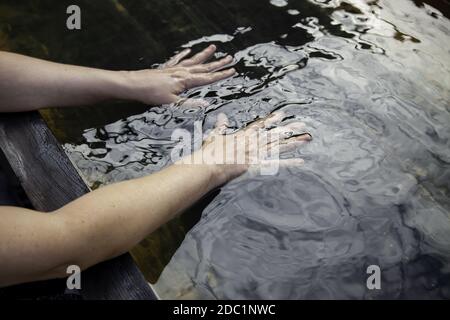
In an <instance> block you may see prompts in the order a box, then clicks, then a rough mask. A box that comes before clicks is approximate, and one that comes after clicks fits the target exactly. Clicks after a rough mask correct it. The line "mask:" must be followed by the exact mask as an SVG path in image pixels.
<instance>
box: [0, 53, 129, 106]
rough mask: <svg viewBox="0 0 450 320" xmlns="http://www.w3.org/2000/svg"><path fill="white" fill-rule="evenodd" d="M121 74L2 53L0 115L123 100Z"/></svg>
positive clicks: (0, 58)
mask: <svg viewBox="0 0 450 320" xmlns="http://www.w3.org/2000/svg"><path fill="white" fill-rule="evenodd" d="M122 82H123V81H122V78H121V76H120V72H115V71H108V70H101V69H94V68H85V67H79V66H72V65H66V64H59V63H53V62H49V61H45V60H40V59H35V58H30V57H26V56H22V55H18V54H14V53H8V52H1V51H0V112H17V111H28V110H34V109H39V108H44V107H55V106H77V105H87V104H90V103H95V102H98V101H102V100H106V99H114V98H120V94H121V90H120V88H121V87H122V86H123V83H122Z"/></svg>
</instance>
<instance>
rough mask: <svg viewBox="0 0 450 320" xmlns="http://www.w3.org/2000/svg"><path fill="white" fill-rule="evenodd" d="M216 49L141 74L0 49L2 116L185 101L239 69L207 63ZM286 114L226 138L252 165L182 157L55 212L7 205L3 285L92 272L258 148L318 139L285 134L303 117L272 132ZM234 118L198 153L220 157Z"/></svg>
mask: <svg viewBox="0 0 450 320" xmlns="http://www.w3.org/2000/svg"><path fill="white" fill-rule="evenodd" d="M215 50H216V48H215V46H209V47H208V48H206V49H205V50H203V51H201V52H200V53H198V54H196V55H194V56H193V57H191V58H188V56H189V54H190V51H189V50H185V51H182V52H181V53H179V54H178V55H176V56H175V57H174V58H172V59H170V60H169V61H168V62H167V63H166V64H164V65H163V66H162V68H160V69H154V70H152V69H148V70H140V71H108V70H100V69H93V68H85V67H78V66H69V65H63V64H57V63H52V62H48V61H43V60H39V59H34V58H29V57H25V56H21V55H17V54H12V53H6V52H0V112H21V111H29V110H35V109H39V108H44V107H64V106H78V105H86V104H91V103H95V102H98V101H102V100H108V99H125V100H133V101H139V102H142V103H145V104H151V105H155V104H170V103H174V102H178V101H180V99H181V98H180V96H179V95H180V94H181V93H182V92H183V91H185V90H187V89H189V88H192V87H196V86H202V85H208V84H211V83H213V82H216V81H220V80H223V79H225V78H228V77H230V76H232V75H234V74H235V70H234V69H225V70H222V69H223V68H224V67H226V66H227V65H228V64H230V63H231V62H232V58H231V57H229V56H228V57H225V58H223V59H220V60H218V61H213V62H208V60H209V59H210V58H211V57H212V56H213V54H214V52H215ZM217 70H219V71H217ZM282 119H283V114H282V113H276V114H274V115H272V116H269V117H268V118H266V119H260V120H258V121H256V122H254V123H252V124H251V125H249V126H247V127H246V128H245V129H243V130H240V131H237V132H235V133H232V134H228V135H226V139H231V138H233V139H236V141H238V144H237V146H238V147H237V149H236V152H243V153H244V154H245V157H244V158H245V159H246V162H245V163H243V164H242V163H241V164H235V163H229V162H226V161H224V162H223V163H220V164H211V163H212V161H205V163H202V164H185V163H184V162H183V161H180V162H179V163H177V164H175V165H171V166H168V167H166V168H165V169H163V170H161V171H159V172H157V173H155V174H152V175H150V176H146V177H143V178H139V179H134V180H129V181H124V182H120V183H115V184H111V185H108V186H106V187H102V188H100V189H97V190H95V191H93V192H91V193H89V194H86V195H84V196H83V197H81V198H79V199H77V200H75V201H73V202H71V203H69V204H67V205H66V206H64V207H62V208H60V209H58V210H56V211H54V212H50V213H42V212H37V211H33V210H29V209H24V208H19V207H5V206H4V207H0V287H4V286H9V285H13V284H18V283H24V282H31V281H37V280H45V279H52V278H60V277H66V276H67V274H66V268H67V267H68V266H69V265H72V264H76V265H79V266H80V267H81V269H82V270H85V269H86V268H89V267H90V266H92V265H95V264H97V263H99V262H101V261H104V260H107V259H111V258H113V257H116V256H118V255H120V254H123V253H125V252H127V251H129V250H130V249H131V248H132V247H133V246H135V245H136V244H137V243H138V242H140V241H141V240H142V239H143V238H145V237H146V236H147V235H148V234H150V233H151V232H153V231H154V230H155V229H157V228H158V227H160V226H161V225H162V224H164V223H165V222H167V221H169V220H170V219H172V218H173V217H175V216H176V215H178V214H180V213H182V212H183V211H184V210H185V209H187V208H188V207H190V206H191V205H193V204H194V203H195V202H196V201H197V200H199V199H200V198H201V197H203V196H204V195H205V194H207V193H208V192H209V191H211V190H213V189H214V188H217V187H219V186H221V185H223V184H225V183H227V182H228V181H230V180H232V179H234V178H236V177H238V176H240V175H242V174H243V173H245V172H246V171H247V169H248V168H249V166H250V164H253V165H254V164H255V163H257V161H255V159H252V155H254V154H255V151H256V150H257V149H259V148H265V147H267V146H268V147H269V148H271V147H272V146H273V145H274V143H277V142H280V149H281V151H283V150H285V149H292V148H295V147H297V146H298V144H301V143H304V142H306V141H309V140H310V138H311V137H310V136H309V135H308V134H301V135H298V136H294V137H289V136H283V134H282V133H284V132H301V130H302V128H303V124H302V123H299V122H294V123H290V124H289V125H284V126H278V127H275V128H272V127H273V125H274V124H276V123H279V122H280V121H281V120H282ZM227 122H228V119H227V118H226V116H225V115H223V114H220V115H219V116H218V119H217V125H216V128H215V129H214V130H213V132H211V133H210V134H209V135H208V137H206V139H205V141H204V143H203V146H202V147H201V149H200V150H197V151H196V153H202V154H203V158H204V159H205V160H208V157H211V158H213V157H214V155H215V154H216V152H217V143H212V142H213V141H214V140H215V138H217V137H219V136H223V134H224V131H225V129H226V128H227ZM258 130H271V131H273V132H274V133H277V134H276V135H273V136H274V137H275V138H273V139H272V138H271V139H270V140H269V141H265V142H264V143H262V144H261V143H252V139H249V137H252V136H254V134H255V132H257V131H258ZM278 133H281V135H279V134H278ZM226 139H225V140H226ZM185 159H186V158H185ZM264 161H265V160H263V159H262V160H261V161H260V162H261V164H263V163H264ZM281 164H282V165H283V164H285V165H298V164H301V160H300V159H296V160H282V161H281Z"/></svg>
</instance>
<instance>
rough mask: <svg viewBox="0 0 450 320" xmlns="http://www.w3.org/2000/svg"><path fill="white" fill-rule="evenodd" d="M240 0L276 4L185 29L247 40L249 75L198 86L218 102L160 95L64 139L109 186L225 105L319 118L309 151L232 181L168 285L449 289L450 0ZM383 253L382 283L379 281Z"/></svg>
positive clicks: (166, 278) (165, 278) (195, 231)
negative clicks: (231, 20)
mask: <svg viewBox="0 0 450 320" xmlns="http://www.w3.org/2000/svg"><path fill="white" fill-rule="evenodd" d="M242 2H243V1H227V5H226V9H227V10H228V11H229V12H232V13H233V14H236V15H239V12H240V7H246V8H247V9H248V8H249V7H250V8H252V7H254V14H255V15H258V14H264V15H266V16H265V17H264V19H254V20H252V19H250V18H248V21H250V22H251V21H254V24H249V25H233V26H230V28H231V29H233V30H234V31H233V32H229V33H218V34H213V35H212V34H205V35H204V36H203V37H201V38H199V39H189V40H188V41H186V43H185V44H183V43H180V44H179V45H180V49H181V47H193V48H194V49H196V50H199V49H201V48H203V47H205V45H206V44H207V43H215V44H218V46H219V49H220V50H221V51H222V52H231V53H233V54H234V57H235V63H236V68H237V70H238V72H239V74H238V75H236V76H235V77H233V78H232V79H229V80H226V81H222V82H220V83H217V84H214V85H211V86H207V87H203V88H199V89H195V90H191V91H189V92H188V93H187V94H186V95H187V96H189V97H204V98H205V99H207V100H208V101H209V102H210V106H209V107H207V108H206V109H204V110H199V109H184V108H182V107H177V106H169V107H167V106H163V107H154V108H151V109H149V110H148V111H146V112H144V113H142V114H138V115H133V116H130V117H128V118H125V119H122V120H119V121H117V122H113V123H110V124H108V125H105V126H100V127H95V128H92V129H88V130H86V131H85V132H84V134H83V138H82V140H81V141H80V142H79V143H69V144H66V145H65V147H66V150H67V151H68V153H69V154H70V156H71V158H72V159H73V160H74V162H75V163H76V165H77V166H78V168H80V170H81V171H82V173H83V174H84V176H85V177H86V178H87V180H88V181H89V182H90V183H91V184H92V185H93V186H94V187H97V186H99V185H101V184H107V183H111V182H113V181H120V180H124V179H129V178H133V177H138V176H142V175H144V174H148V173H152V172H155V171H157V170H159V169H161V168H162V167H164V166H165V165H166V164H167V162H168V156H169V154H170V150H171V148H172V147H173V146H174V142H173V141H171V140H170V135H171V133H172V131H173V130H174V129H175V128H186V129H190V130H192V126H193V122H194V121H195V120H202V121H203V122H204V127H206V129H207V128H211V127H212V125H213V123H214V122H215V118H216V115H217V114H218V113H219V112H225V113H226V114H227V115H228V116H229V118H230V119H231V121H232V122H233V125H235V126H237V127H243V126H245V125H246V124H247V123H249V122H251V121H253V120H255V119H257V118H258V117H263V116H266V115H267V114H269V113H270V112H272V111H273V110H280V109H281V110H283V111H284V112H285V113H286V114H288V115H291V116H293V117H292V120H291V121H293V120H295V119H301V120H302V121H303V122H305V123H306V124H307V127H308V128H309V130H310V132H311V133H312V135H313V137H314V140H313V141H312V142H311V143H309V144H308V145H307V146H305V147H303V148H301V149H299V150H295V151H293V152H291V154H285V155H284V156H286V157H290V156H293V154H292V153H296V154H298V155H300V156H301V157H302V158H304V159H305V165H304V166H303V167H300V168H289V169H282V170H281V171H280V172H279V174H278V175H276V176H275V177H273V176H259V177H250V176H248V175H244V176H243V177H241V178H239V179H237V180H235V181H232V182H231V183H229V184H227V185H226V186H224V187H223V188H222V189H221V190H220V193H219V194H218V195H217V196H215V197H214V198H213V200H212V201H211V202H210V203H209V204H208V205H207V207H206V208H204V209H202V211H201V218H200V219H199V222H198V223H197V224H195V226H194V227H193V228H192V229H191V230H190V231H189V232H188V233H187V235H186V237H185V238H184V240H183V241H182V243H181V244H180V246H179V248H178V249H177V250H176V252H175V254H174V255H173V257H172V258H171V259H170V262H169V263H168V264H167V265H166V266H163V268H164V269H163V272H162V274H161V276H160V277H159V278H158V279H157V282H156V284H155V288H156V290H157V291H158V293H159V294H160V296H161V297H163V298H243V299H248V298H250V299H253V298H256V299H259V298H287V299H303V298H321V299H323V298H341V299H348V298H356V299H362V298H365V299H367V298H446V299H449V298H450V198H449V187H450V148H449V147H450V146H449V144H450V142H449V138H450V113H449V111H450V110H449V101H450V91H449V89H450V73H449V71H450V41H449V35H450V21H449V19H448V18H447V17H445V16H443V13H444V14H446V13H447V12H448V3H446V2H445V1H443V2H439V1H437V2H436V1H435V2H434V4H435V5H436V3H437V4H442V5H443V6H442V7H440V9H441V10H442V12H443V13H441V12H440V11H438V10H437V9H435V8H433V7H431V6H430V5H428V4H426V3H423V2H422V1H414V2H413V1H406V0H401V1H397V0H396V1H362V0H360V1H345V2H344V1H337V0H336V1H293V0H289V1H287V0H286V1H285V0H271V1H269V0H267V1H249V2H248V3H246V4H243V3H242ZM205 6H206V4H205ZM224 6H225V5H224ZM228 11H227V12H228ZM244 12H246V13H247V14H248V13H249V12H251V11H250V10H244ZM241 20H242V21H244V20H245V17H244V18H241ZM245 21H247V20H245ZM220 32H221V31H220ZM147 246H149V244H148V243H146V242H145V241H144V242H143V244H142V245H141V247H140V248H138V250H140V251H141V252H145V250H146V248H147ZM169 258H170V257H169ZM141 259H142V257H141ZM141 263H144V264H145V261H144V262H143V261H141ZM371 264H376V265H379V266H380V267H381V271H382V288H381V290H368V289H367V288H366V279H367V276H368V275H367V274H366V268H367V266H368V265H371Z"/></svg>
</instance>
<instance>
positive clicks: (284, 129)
mask: <svg viewBox="0 0 450 320" xmlns="http://www.w3.org/2000/svg"><path fill="white" fill-rule="evenodd" d="M304 129H305V123H303V122H292V123H289V124H287V125H284V126H280V127H275V128H273V129H270V130H268V135H269V136H270V137H271V139H272V140H270V141H275V140H277V139H288V138H290V137H292V136H294V135H295V136H299V135H301V134H303V133H304V132H302V131H303V130H304ZM274 139H275V140H274Z"/></svg>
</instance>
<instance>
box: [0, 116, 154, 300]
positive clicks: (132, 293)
mask: <svg viewBox="0 0 450 320" xmlns="http://www.w3.org/2000/svg"><path fill="white" fill-rule="evenodd" d="M0 148H1V150H2V151H3V154H4V156H5V158H6V160H7V161H8V163H9V165H10V168H11V170H12V171H13V173H14V174H15V176H16V177H17V179H18V181H19V182H20V185H21V186H22V188H23V190H24V191H25V193H26V195H27V197H28V199H29V201H30V203H31V205H32V206H33V207H34V208H35V209H36V210H39V211H43V212H48V211H52V210H55V209H57V208H60V207H62V206H63V205H65V204H66V203H68V202H70V201H72V200H74V199H76V198H78V197H80V196H82V195H83V194H85V193H87V192H90V190H89V188H88V187H87V185H86V184H85V182H84V181H83V179H82V178H81V176H80V175H79V174H78V172H77V170H76V169H75V167H74V166H73V164H72V163H71V161H70V159H69V158H68V156H67V155H66V153H65V152H64V150H63V149H62V147H61V146H60V144H59V143H58V141H57V140H56V138H55V137H54V135H53V134H52V132H51V131H50V129H49V128H48V127H47V125H46V123H45V122H44V120H43V119H42V118H41V116H40V114H39V113H38V112H28V113H17V114H3V115H0ZM81 279H82V289H81V290H80V291H79V295H80V296H81V298H82V299H99V300H103V299H121V300H129V299H156V295H155V293H154V291H153V290H152V288H151V287H150V285H149V284H148V283H147V281H146V280H145V278H144V276H143V275H142V273H141V272H140V271H139V269H138V268H137V266H136V265H135V263H134V261H133V259H132V258H131V256H130V255H129V254H128V253H127V254H124V255H122V256H120V257H117V258H115V259H112V260H110V261H106V262H103V263H101V264H99V265H96V266H94V267H92V268H90V269H88V270H86V271H84V272H82V277H81ZM48 285H49V286H55V282H51V281H50V282H48ZM45 286H46V284H45V283H40V284H35V285H34V286H33V285H24V286H18V287H17V288H7V289H3V291H4V293H3V296H6V298H7V292H8V291H10V292H15V294H17V293H18V292H19V293H18V294H17V295H18V296H19V297H20V296H25V297H28V298H33V297H29V295H27V294H24V295H21V294H20V291H21V290H31V289H30V288H31V287H34V288H36V287H38V288H39V287H41V288H44V287H45ZM56 286H57V285H56ZM37 291H38V292H37V293H36V294H37V295H39V294H42V293H39V290H37ZM0 296H1V294H0ZM50 298H51V297H50ZM60 298H61V297H60ZM62 298H64V296H62Z"/></svg>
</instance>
